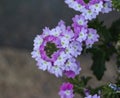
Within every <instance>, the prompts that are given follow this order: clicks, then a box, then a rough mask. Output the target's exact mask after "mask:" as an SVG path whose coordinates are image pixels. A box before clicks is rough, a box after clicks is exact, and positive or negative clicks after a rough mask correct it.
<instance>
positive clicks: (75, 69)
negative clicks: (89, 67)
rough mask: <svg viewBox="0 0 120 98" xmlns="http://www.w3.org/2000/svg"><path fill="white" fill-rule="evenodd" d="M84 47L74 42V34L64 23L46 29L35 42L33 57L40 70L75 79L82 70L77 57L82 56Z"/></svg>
mask: <svg viewBox="0 0 120 98" xmlns="http://www.w3.org/2000/svg"><path fill="white" fill-rule="evenodd" d="M81 51H82V46H81V44H80V43H79V42H78V41H75V40H74V33H73V31H72V30H71V28H70V27H66V26H65V24H64V22H63V21H60V22H59V24H58V26H56V27H55V28H53V29H51V30H50V29H49V28H47V27H46V28H45V29H44V30H43V33H42V35H37V37H36V38H35V40H34V49H33V52H32V53H31V54H32V57H33V58H35V60H36V61H37V66H38V68H39V69H42V70H44V71H45V70H47V71H48V72H50V73H52V74H55V76H57V77H60V76H63V74H64V75H66V76H67V77H69V78H71V77H72V78H74V77H75V76H76V75H78V74H79V72H80V70H81V68H80V66H79V65H78V63H77V61H76V59H75V57H77V56H78V55H80V53H81Z"/></svg>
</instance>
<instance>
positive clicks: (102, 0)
mask: <svg viewBox="0 0 120 98" xmlns="http://www.w3.org/2000/svg"><path fill="white" fill-rule="evenodd" d="M111 2H112V1H111V0H65V3H66V4H68V6H69V7H70V8H73V9H74V10H76V11H79V12H81V13H82V15H83V16H84V17H85V19H88V20H92V19H94V18H96V16H97V15H98V14H99V12H102V13H108V12H109V11H111V10H112V3H111Z"/></svg>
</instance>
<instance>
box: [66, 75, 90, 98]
mask: <svg viewBox="0 0 120 98" xmlns="http://www.w3.org/2000/svg"><path fill="white" fill-rule="evenodd" d="M90 79H91V77H84V76H83V77H79V76H76V77H75V78H74V79H72V78H70V79H68V81H69V82H70V83H72V84H73V85H74V92H75V93H78V94H81V95H82V96H85V95H84V89H85V86H86V85H87V83H88V81H89V80H90Z"/></svg>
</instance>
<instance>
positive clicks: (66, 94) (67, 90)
mask: <svg viewBox="0 0 120 98" xmlns="http://www.w3.org/2000/svg"><path fill="white" fill-rule="evenodd" d="M59 95H60V96H61V98H73V97H74V94H73V85H72V84H71V83H69V82H68V83H63V84H62V85H61V87H60V91H59Z"/></svg>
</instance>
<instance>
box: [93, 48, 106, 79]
mask: <svg viewBox="0 0 120 98" xmlns="http://www.w3.org/2000/svg"><path fill="white" fill-rule="evenodd" d="M92 53H93V55H92V59H93V64H92V67H91V69H92V71H93V73H94V75H95V76H96V77H97V79H98V80H101V78H102V76H103V75H104V71H105V70H106V67H105V61H106V55H105V52H104V51H103V50H102V49H99V48H95V49H94V50H93V51H92Z"/></svg>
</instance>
